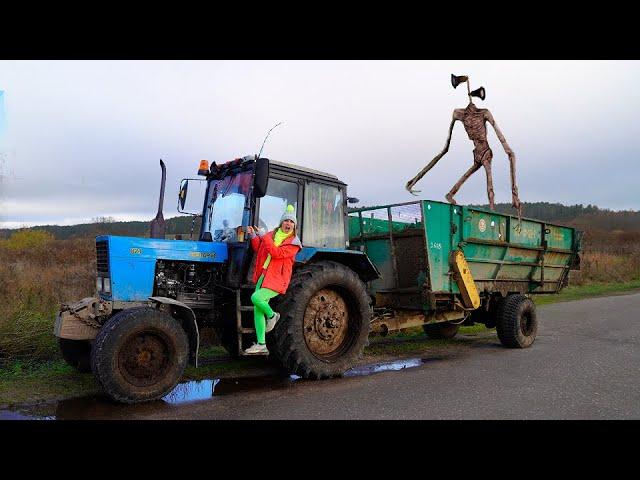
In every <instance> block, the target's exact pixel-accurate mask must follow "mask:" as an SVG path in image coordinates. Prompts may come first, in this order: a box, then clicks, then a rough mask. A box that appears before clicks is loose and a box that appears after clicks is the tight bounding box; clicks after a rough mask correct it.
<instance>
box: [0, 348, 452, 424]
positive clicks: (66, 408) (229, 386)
mask: <svg viewBox="0 0 640 480" xmlns="http://www.w3.org/2000/svg"><path fill="white" fill-rule="evenodd" d="M438 360H442V358H440V357H432V358H410V359H404V360H397V361H394V362H381V363H373V364H368V365H359V366H357V367H354V368H352V369H350V370H348V371H346V372H345V373H344V375H343V377H362V376H367V375H372V374H376V373H381V372H389V371H399V370H405V369H408V368H415V367H419V366H420V365H422V364H424V363H427V362H433V361H438ZM307 382H314V381H313V380H304V379H302V378H301V377H299V376H297V375H289V376H275V375H269V376H262V377H240V378H214V379H207V380H193V381H190V382H183V383H180V384H178V385H177V386H176V388H174V389H173V390H172V391H171V392H170V393H169V394H167V395H166V396H165V397H163V398H162V399H161V400H157V401H154V402H147V403H140V404H135V405H123V404H119V403H116V402H113V401H111V400H110V399H109V398H107V397H106V396H103V395H94V396H89V397H79V398H71V399H68V400H61V401H59V402H57V403H54V404H45V405H38V406H33V407H23V408H20V409H18V410H0V420H84V419H100V420H106V419H126V418H127V417H129V416H131V415H136V416H137V415H144V414H146V413H156V412H161V411H170V410H173V409H175V408H176V407H178V406H180V405H184V404H188V403H193V402H198V401H202V400H208V399H211V398H213V397H219V396H223V395H233V394H236V393H243V392H259V391H265V390H268V391H272V390H278V389H282V388H292V387H293V386H294V385H298V384H301V383H307Z"/></svg>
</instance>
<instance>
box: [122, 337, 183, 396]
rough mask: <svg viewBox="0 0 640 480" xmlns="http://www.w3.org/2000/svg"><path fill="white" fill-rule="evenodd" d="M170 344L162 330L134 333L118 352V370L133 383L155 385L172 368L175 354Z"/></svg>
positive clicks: (143, 385) (142, 385)
mask: <svg viewBox="0 0 640 480" xmlns="http://www.w3.org/2000/svg"><path fill="white" fill-rule="evenodd" d="M169 344H170V342H169V341H168V339H167V338H166V337H165V335H164V334H163V333H162V332H160V331H157V332H151V331H142V332H136V333H133V334H132V335H130V336H129V338H127V339H126V340H125V341H124V343H123V345H122V348H120V351H119V352H118V359H117V362H118V370H119V371H120V373H121V374H122V376H123V377H124V378H125V379H126V380H127V381H128V382H129V383H131V384H133V385H136V386H138V387H147V386H150V385H154V384H155V383H156V382H158V380H160V379H162V378H163V377H164V376H165V375H166V373H167V371H168V370H169V369H170V368H171V363H172V362H171V361H172V358H173V355H171V353H172V352H171V348H170V346H169Z"/></svg>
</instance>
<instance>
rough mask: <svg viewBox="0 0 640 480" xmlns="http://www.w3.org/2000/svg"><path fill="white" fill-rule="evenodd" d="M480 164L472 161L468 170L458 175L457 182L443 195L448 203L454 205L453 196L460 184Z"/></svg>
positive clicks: (476, 169)
mask: <svg viewBox="0 0 640 480" xmlns="http://www.w3.org/2000/svg"><path fill="white" fill-rule="evenodd" d="M481 166H482V164H481V163H476V162H473V166H472V167H471V168H470V169H469V170H467V171H466V172H465V173H464V175H462V177H460V180H458V182H457V183H456V184H455V185H454V186H453V188H452V189H451V191H450V192H449V193H447V194H446V195H445V198H446V199H447V200H448V201H449V203H452V204H454V205H456V201H455V200H454V199H453V196H454V195H455V194H456V192H457V191H458V190H460V187H461V186H462V184H463V183H464V182H466V181H467V179H468V178H469V177H470V176H471V175H473V174H474V173H475V172H477V171H478V169H479V168H480V167H481Z"/></svg>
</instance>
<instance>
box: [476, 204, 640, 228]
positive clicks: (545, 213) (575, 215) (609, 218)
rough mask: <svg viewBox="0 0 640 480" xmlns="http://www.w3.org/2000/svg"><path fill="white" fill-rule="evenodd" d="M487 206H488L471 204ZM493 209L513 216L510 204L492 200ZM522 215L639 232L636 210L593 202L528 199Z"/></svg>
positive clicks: (639, 220)
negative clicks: (572, 202) (615, 208)
mask: <svg viewBox="0 0 640 480" xmlns="http://www.w3.org/2000/svg"><path fill="white" fill-rule="evenodd" d="M473 206H476V207H481V208H489V205H486V204H485V205H473ZM495 208H496V211H498V212H500V213H507V214H510V215H514V212H515V209H514V208H513V207H512V206H511V204H510V203H496V206H495ZM522 215H523V216H524V217H528V218H535V219H537V220H542V221H545V222H558V223H565V224H568V225H571V226H574V227H577V228H579V229H582V230H584V229H598V230H607V231H614V230H623V231H627V232H640V211H634V210H622V211H614V210H609V209H605V208H599V207H597V206H595V205H587V206H584V205H562V204H561V203H548V202H532V203H523V204H522Z"/></svg>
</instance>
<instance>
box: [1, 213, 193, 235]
mask: <svg viewBox="0 0 640 480" xmlns="http://www.w3.org/2000/svg"><path fill="white" fill-rule="evenodd" d="M97 220H98V221H96V222H94V223H82V224H79V225H40V226H35V227H29V228H25V229H21V230H44V231H45V232H48V233H50V234H52V235H53V236H54V237H55V238H56V239H57V240H68V239H72V238H87V237H96V236H98V235H121V236H126V237H148V236H149V229H150V223H151V219H149V221H147V222H144V221H132V222H116V221H113V220H112V219H110V218H100V219H97ZM192 222H193V217H192V216H180V217H173V218H168V219H165V227H166V235H167V236H173V235H175V234H178V233H180V234H183V235H185V234H186V235H187V237H185V238H188V235H189V232H190V231H191V225H192ZM16 231H17V230H16V229H0V238H9V237H10V236H11V234H12V233H14V232H16ZM199 231H200V217H198V218H196V222H195V226H194V229H193V232H194V238H197V237H198V232H199Z"/></svg>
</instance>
